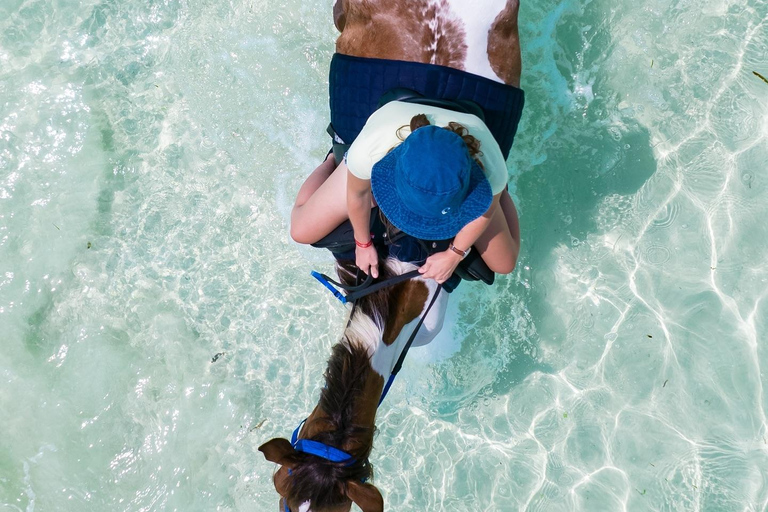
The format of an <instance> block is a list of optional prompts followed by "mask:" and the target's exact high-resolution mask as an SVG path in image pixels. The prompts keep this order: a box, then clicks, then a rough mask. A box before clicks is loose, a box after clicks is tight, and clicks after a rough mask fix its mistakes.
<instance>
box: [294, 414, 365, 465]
mask: <svg viewBox="0 0 768 512" xmlns="http://www.w3.org/2000/svg"><path fill="white" fill-rule="evenodd" d="M305 421H307V420H306V419H303V420H301V423H299V426H298V427H296V430H294V431H293V435H292V436H291V445H293V448H294V450H296V451H297V452H304V453H308V454H310V455H315V456H317V457H320V458H321V459H325V460H329V461H331V462H346V463H347V464H346V465H347V466H351V465H352V464H354V463H355V462H357V461H356V460H355V458H354V457H352V456H351V455H350V454H348V453H347V452H345V451H342V450H339V449H338V448H334V447H333V446H328V445H327V444H323V443H320V442H318V441H311V440H309V439H299V431H300V430H301V426H302V425H304V422H305Z"/></svg>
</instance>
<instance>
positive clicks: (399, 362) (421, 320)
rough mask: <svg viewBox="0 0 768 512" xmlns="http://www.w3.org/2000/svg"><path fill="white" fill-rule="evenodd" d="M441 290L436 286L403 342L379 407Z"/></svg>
mask: <svg viewBox="0 0 768 512" xmlns="http://www.w3.org/2000/svg"><path fill="white" fill-rule="evenodd" d="M442 290H443V285H442V284H438V285H437V289H436V290H435V295H434V296H433V297H432V300H431V301H430V302H429V306H427V309H426V311H424V314H423V315H421V318H419V323H418V324H416V327H415V328H414V329H413V332H411V335H410V337H409V338H408V341H407V342H405V347H403V351H402V352H400V357H399V358H398V359H397V362H396V363H395V366H394V367H393V368H392V373H391V374H390V375H389V380H387V382H386V383H385V384H384V390H383V391H382V392H381V398H379V405H381V403H382V402H383V401H384V399H385V398H386V397H387V393H389V388H390V387H392V383H393V382H395V377H396V376H397V374H398V373H399V372H400V369H401V368H402V367H403V362H404V361H405V356H407V355H408V351H409V350H410V349H411V345H413V340H415V339H416V335H417V334H418V333H419V329H421V326H422V325H424V320H425V319H426V318H427V315H428V314H429V311H430V310H431V309H432V306H434V305H435V301H437V297H438V296H439V295H440V292H441V291H442Z"/></svg>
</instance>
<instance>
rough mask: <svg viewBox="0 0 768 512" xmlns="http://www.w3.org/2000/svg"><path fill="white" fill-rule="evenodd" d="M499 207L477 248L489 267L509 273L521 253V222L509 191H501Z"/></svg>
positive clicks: (478, 240) (479, 239) (501, 272)
mask: <svg viewBox="0 0 768 512" xmlns="http://www.w3.org/2000/svg"><path fill="white" fill-rule="evenodd" d="M499 205H500V208H498V209H497V210H496V211H495V212H494V214H493V217H491V222H490V224H489V225H488V227H487V228H486V230H485V231H484V232H483V234H482V235H480V237H479V238H478V239H477V241H476V242H475V249H477V250H478V252H479V253H480V257H481V258H483V261H484V262H485V264H486V265H488V268H490V269H491V270H492V271H494V272H495V273H497V274H509V273H510V272H512V271H513V270H514V269H515V265H516V264H517V256H518V254H520V223H519V222H518V218H517V210H516V209H515V204H514V202H513V201H512V198H511V197H510V196H509V192H507V191H506V190H505V191H504V192H502V193H501V198H500V201H499Z"/></svg>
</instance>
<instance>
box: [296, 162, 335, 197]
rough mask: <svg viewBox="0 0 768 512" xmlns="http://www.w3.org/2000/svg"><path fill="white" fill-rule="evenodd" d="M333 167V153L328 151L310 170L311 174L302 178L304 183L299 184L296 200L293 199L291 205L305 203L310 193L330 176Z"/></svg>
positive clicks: (310, 195)
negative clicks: (314, 167) (313, 168)
mask: <svg viewBox="0 0 768 512" xmlns="http://www.w3.org/2000/svg"><path fill="white" fill-rule="evenodd" d="M335 168H336V162H335V161H334V159H333V153H328V156H326V157H325V160H323V163H321V164H320V165H318V166H317V168H316V169H315V170H314V171H312V174H310V175H309V176H307V179H306V180H304V184H302V185H301V188H300V189H299V193H298V194H296V201H294V203H293V207H294V208H296V207H297V206H302V205H303V204H304V203H306V202H307V199H309V198H310V197H312V194H314V193H315V192H316V191H317V189H319V188H320V185H322V184H323V183H325V180H327V179H328V178H329V177H330V175H331V173H332V172H333V170H334V169H335Z"/></svg>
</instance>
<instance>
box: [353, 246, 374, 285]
mask: <svg viewBox="0 0 768 512" xmlns="http://www.w3.org/2000/svg"><path fill="white" fill-rule="evenodd" d="M355 265H357V268H359V269H360V270H362V271H363V272H365V273H366V274H370V275H371V276H372V277H374V278H376V277H379V253H378V252H377V251H376V247H374V246H373V244H371V246H370V247H360V246H359V245H358V246H357V247H355Z"/></svg>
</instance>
